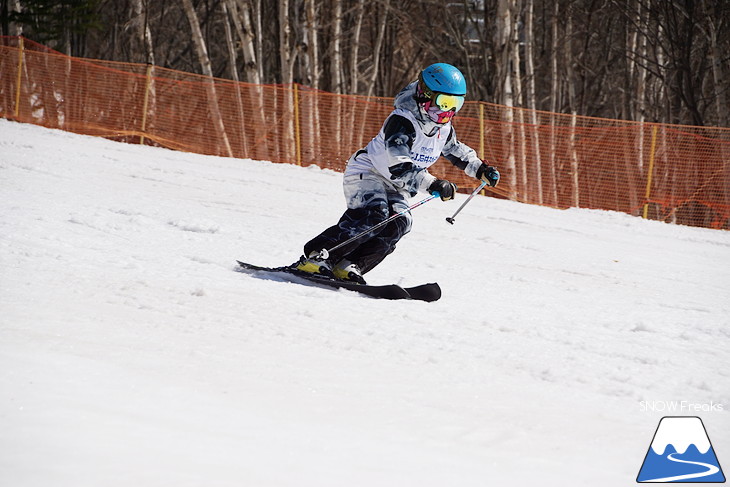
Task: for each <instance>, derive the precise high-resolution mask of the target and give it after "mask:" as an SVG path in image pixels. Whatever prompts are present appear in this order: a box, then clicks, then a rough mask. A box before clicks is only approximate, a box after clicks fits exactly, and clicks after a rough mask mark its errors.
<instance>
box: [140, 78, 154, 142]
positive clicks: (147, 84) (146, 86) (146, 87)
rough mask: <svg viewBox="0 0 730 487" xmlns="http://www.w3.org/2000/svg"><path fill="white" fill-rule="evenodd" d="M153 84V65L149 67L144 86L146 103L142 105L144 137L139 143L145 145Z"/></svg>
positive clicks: (141, 137)
mask: <svg viewBox="0 0 730 487" xmlns="http://www.w3.org/2000/svg"><path fill="white" fill-rule="evenodd" d="M151 82H152V65H151V64H148V65H147V76H146V80H145V84H144V102H143V103H142V135H141V136H140V137H139V143H140V144H144V134H145V131H146V130H147V107H148V104H149V100H150V83H151Z"/></svg>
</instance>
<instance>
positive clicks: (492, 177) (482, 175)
mask: <svg viewBox="0 0 730 487" xmlns="http://www.w3.org/2000/svg"><path fill="white" fill-rule="evenodd" d="M477 179H481V180H482V181H486V182H487V184H488V185H490V186H491V187H495V186H496V185H497V183H498V182H499V171H497V168H496V167H492V166H490V165H489V164H487V163H486V162H482V165H481V166H479V169H477Z"/></svg>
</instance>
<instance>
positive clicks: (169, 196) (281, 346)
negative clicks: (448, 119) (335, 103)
mask: <svg viewBox="0 0 730 487" xmlns="http://www.w3.org/2000/svg"><path fill="white" fill-rule="evenodd" d="M344 156H346V154H343V157H344ZM340 178H341V176H340V175H339V174H337V173H334V172H331V171H326V170H320V169H318V168H316V167H309V168H300V167H296V166H289V165H280V164H279V165H277V164H271V163H268V162H255V161H250V160H236V159H226V158H217V157H206V156H201V155H196V154H186V153H180V152H172V151H168V150H164V149H156V148H150V147H143V146H135V145H128V144H121V143H115V142H111V141H107V140H104V139H100V138H92V137H85V136H79V135H74V134H70V133H65V132H61V131H52V130H46V129H43V128H40V127H36V126H32V125H23V124H18V123H13V122H9V121H5V120H0V195H1V201H2V203H1V205H0V484H2V485H3V486H9V487H16V486H23V487H27V486H34V487H35V486H38V487H41V486H42V487H48V486H54V487H60V486H73V487H79V486H105V487H114V486H120V487H121V486H124V487H128V486H131V485H138V486H154V487H156V486H168V485H169V486H172V485H174V486H176V487H185V486H277V487H278V486H296V487H299V486H318V487H320V486H368V487H370V486H379V487H380V486H418V487H423V486H446V485H448V486H460V487H462V486H485V485H499V486H528V485H534V486H610V487H614V486H620V485H635V478H636V475H637V473H638V471H639V468H640V467H641V463H642V461H643V459H644V456H645V455H646V452H647V449H648V448H649V445H650V443H651V440H652V436H653V434H654V431H655V429H656V427H657V424H658V422H659V419H660V418H661V417H662V416H667V415H691V416H695V415H696V416H700V417H701V418H702V420H703V422H704V424H705V426H706V428H707V432H708V434H709V437H710V439H711V441H712V443H713V447H714V449H715V452H716V453H717V456H718V458H719V460H720V464H721V465H724V466H726V468H727V466H730V434H728V432H729V431H730V299H729V298H730V265H729V264H730V233H729V232H723V231H715V230H707V229H700V228H689V227H682V226H672V225H667V224H663V223H658V222H652V221H643V220H641V219H638V218H634V217H630V216H627V215H623V214H619V213H611V212H603V211H589V210H577V209H576V210H566V211H559V210H553V209H548V208H540V207H534V206H528V205H523V204H517V203H513V202H507V201H501V200H496V199H492V198H485V197H478V198H475V199H474V200H472V201H471V202H470V204H469V205H468V206H467V207H466V208H465V209H464V210H463V212H462V213H460V214H459V217H458V218H457V221H456V224H455V225H453V226H452V225H449V224H448V223H446V222H445V221H444V219H445V218H446V217H447V216H451V215H452V214H453V212H454V211H455V210H456V208H458V206H459V205H460V204H461V202H463V201H464V198H465V197H466V196H465V195H460V196H459V197H458V198H457V200H456V201H451V202H441V201H438V200H437V201H432V202H429V203H428V204H427V205H425V206H423V207H421V208H418V209H417V210H415V211H414V217H415V224H414V228H413V231H412V233H411V234H410V235H408V236H407V237H406V238H405V239H404V240H403V241H402V242H401V243H400V244H399V249H398V250H397V251H396V252H395V253H394V254H393V255H392V256H390V257H389V258H388V259H386V261H385V262H384V263H383V264H382V265H381V266H380V267H378V268H377V269H375V270H374V271H373V272H371V273H370V274H368V280H369V281H370V282H371V283H374V284H377V283H389V282H399V283H402V284H404V285H415V284H420V283H423V282H430V281H434V280H435V281H438V282H439V283H440V284H441V287H442V289H443V297H442V299H441V300H440V301H438V302H435V303H422V302H410V301H381V300H375V299H369V298H364V297H362V296H359V295H356V294H354V293H351V292H348V291H332V290H328V289H320V288H316V287H308V286H303V285H297V284H291V283H286V282H279V281H276V280H267V279H261V278H257V277H255V276H251V275H247V274H243V273H239V272H234V270H235V260H236V259H240V260H245V261H249V262H253V263H258V264H261V265H281V264H288V263H290V262H292V261H293V260H294V259H296V258H297V257H298V256H299V254H300V252H301V246H302V244H303V243H304V242H305V241H306V240H308V239H309V238H310V237H312V236H314V235H315V234H316V233H318V232H319V231H320V230H321V229H323V228H324V227H325V226H328V225H330V224H331V223H333V222H334V221H335V220H336V219H337V218H338V217H339V215H340V213H341V212H342V211H343V209H344V199H343V197H342V195H341V187H340ZM669 401H684V402H683V403H682V402H679V403H677V404H676V407H677V409H675V410H673V411H672V410H670V409H671V408H672V403H669ZM664 407H667V408H669V409H665V410H663V411H662V410H661V409H662V408H664ZM720 408H722V410H720ZM647 409H648V410H647ZM657 409H659V410H657ZM725 474H726V475H727V474H728V472H727V471H726V472H725Z"/></svg>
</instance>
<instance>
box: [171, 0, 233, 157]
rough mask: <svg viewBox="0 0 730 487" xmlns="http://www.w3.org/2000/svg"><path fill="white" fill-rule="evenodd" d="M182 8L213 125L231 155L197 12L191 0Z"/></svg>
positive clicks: (227, 152)
mask: <svg viewBox="0 0 730 487" xmlns="http://www.w3.org/2000/svg"><path fill="white" fill-rule="evenodd" d="M182 5H183V9H184V10H185V15H186V16H187V18H188V22H189V23H190V30H191V31H192V33H193V44H194V46H195V51H196V53H197V56H198V62H199V63H200V66H201V68H202V70H203V74H205V75H206V76H207V80H206V91H207V93H208V106H209V107H210V110H211V116H212V118H213V126H214V127H215V130H216V133H217V135H218V137H219V138H220V140H221V142H222V143H223V146H224V149H225V153H226V154H227V155H228V156H229V157H233V152H232V151H231V145H230V143H229V142H228V136H227V135H226V128H225V126H224V125H223V117H222V116H221V113H220V108H219V107H218V96H217V95H216V92H215V82H214V80H213V69H212V67H211V64H210V58H209V57H208V49H207V47H206V46H205V40H204V39H203V33H202V31H201V30H200V23H199V21H198V14H197V13H196V12H195V9H194V8H193V3H192V1H191V0H182Z"/></svg>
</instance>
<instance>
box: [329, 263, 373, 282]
mask: <svg viewBox="0 0 730 487" xmlns="http://www.w3.org/2000/svg"><path fill="white" fill-rule="evenodd" d="M332 273H333V274H334V276H335V277H336V278H337V279H340V280H342V281H351V282H356V283H358V284H367V283H366V282H365V278H363V277H362V271H361V270H360V268H359V267H358V266H357V264H353V263H352V262H350V261H349V260H344V259H343V260H341V261H339V262H338V263H337V265H336V266H334V268H333V269H332Z"/></svg>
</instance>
